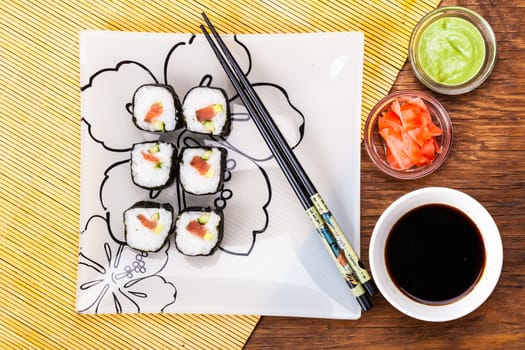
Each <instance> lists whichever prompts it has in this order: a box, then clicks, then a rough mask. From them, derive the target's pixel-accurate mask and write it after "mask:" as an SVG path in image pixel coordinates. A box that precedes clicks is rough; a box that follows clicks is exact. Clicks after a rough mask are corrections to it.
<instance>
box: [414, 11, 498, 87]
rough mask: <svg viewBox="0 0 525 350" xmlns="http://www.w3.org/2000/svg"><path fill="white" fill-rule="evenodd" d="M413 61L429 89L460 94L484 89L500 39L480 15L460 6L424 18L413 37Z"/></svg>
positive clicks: (415, 71) (494, 60) (419, 76)
mask: <svg viewBox="0 0 525 350" xmlns="http://www.w3.org/2000/svg"><path fill="white" fill-rule="evenodd" d="M409 58H410V63H411V65H412V69H413V71H414V73H415V75H416V76H417V78H418V79H419V80H420V81H421V83H423V85H425V86H426V87H428V88H429V89H431V90H433V91H435V92H438V93H441V94H445V95H459V94H463V93H467V92H470V91H472V90H474V89H476V88H477V87H478V86H480V85H481V84H482V83H483V82H484V81H485V80H486V79H487V78H488V77H489V75H490V73H491V72H492V69H493V68H494V64H495V62H496V37H495V36H494V32H493V30H492V28H491V26H490V24H489V23H488V22H487V21H486V20H485V19H484V18H483V17H481V16H480V15H479V14H477V13H476V12H474V11H472V10H470V9H467V8H465V7H459V6H447V7H441V8H438V9H436V10H434V11H432V12H430V13H428V14H427V15H426V16H424V17H423V18H422V19H421V20H420V21H419V22H418V23H417V25H416V27H415V28H414V31H413V32H412V35H411V37H410V44H409Z"/></svg>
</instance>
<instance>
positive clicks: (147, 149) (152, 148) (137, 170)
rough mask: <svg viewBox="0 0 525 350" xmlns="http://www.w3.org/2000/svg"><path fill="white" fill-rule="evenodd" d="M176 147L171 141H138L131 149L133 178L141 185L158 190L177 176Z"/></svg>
mask: <svg viewBox="0 0 525 350" xmlns="http://www.w3.org/2000/svg"><path fill="white" fill-rule="evenodd" d="M176 164H177V161H176V149H175V146H174V145H173V144H171V143H169V142H162V141H156V142H142V143H136V144H134V145H133V148H132V149H131V179H132V181H133V183H134V184H135V185H137V186H139V187H142V188H145V189H150V190H158V189H162V188H165V187H167V186H169V185H170V184H171V183H172V182H173V179H174V178H175V168H176Z"/></svg>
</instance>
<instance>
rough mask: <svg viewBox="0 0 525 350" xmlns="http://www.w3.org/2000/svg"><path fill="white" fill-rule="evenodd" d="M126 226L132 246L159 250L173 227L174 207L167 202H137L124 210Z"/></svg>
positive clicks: (143, 249) (127, 241) (128, 242)
mask: <svg viewBox="0 0 525 350" xmlns="http://www.w3.org/2000/svg"><path fill="white" fill-rule="evenodd" d="M124 228H125V237H126V243H127V244H128V245H129V246H130V247H131V248H134V249H137V250H140V251H145V252H156V251H159V250H160V248H162V246H163V245H164V243H165V242H166V239H167V238H168V235H169V233H170V232H171V231H172V229H173V207H172V206H171V205H170V204H167V203H166V204H160V203H155V202H146V201H142V202H137V203H135V204H134V205H133V206H132V207H131V208H129V209H127V210H126V211H125V212H124Z"/></svg>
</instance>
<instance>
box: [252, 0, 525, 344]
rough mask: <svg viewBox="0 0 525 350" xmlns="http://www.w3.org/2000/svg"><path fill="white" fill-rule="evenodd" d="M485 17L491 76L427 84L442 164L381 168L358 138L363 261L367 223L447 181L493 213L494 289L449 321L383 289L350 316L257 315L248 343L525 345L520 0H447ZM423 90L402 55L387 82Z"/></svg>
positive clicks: (523, 5) (524, 100) (523, 9)
mask: <svg viewBox="0 0 525 350" xmlns="http://www.w3.org/2000/svg"><path fill="white" fill-rule="evenodd" d="M445 5H462V6H466V7H469V8H471V9H473V10H475V11H477V12H479V13H480V14H481V15H482V16H484V17H485V18H486V19H487V20H488V21H489V23H490V24H491V25H492V27H493V29H494V32H495V34H496V38H497V44H498V59H497V63H496V66H495V69H494V71H493V73H492V75H491V76H490V78H489V80H487V81H486V82H485V84H483V85H482V86H481V87H480V88H478V89H477V90H475V91H474V92H471V93H468V94H465V95H460V96H443V95H438V94H435V93H432V94H433V95H434V96H436V97H437V98H438V99H439V100H440V101H441V102H442V104H443V105H444V106H445V108H446V109H447V110H448V112H449V114H450V116H451V118H452V124H453V132H454V136H453V144H452V149H451V152H450V154H449V156H448V158H447V160H446V162H445V164H444V165H443V166H442V167H441V168H440V169H439V170H438V171H437V172H435V173H434V174H432V175H430V176H427V177H425V178H423V179H419V180H412V181H402V180H396V179H393V178H390V177H387V176H386V175H383V174H382V173H380V172H379V171H378V170H377V169H376V168H375V166H374V165H373V164H372V162H371V161H370V159H369V158H368V155H367V154H366V151H365V150H364V147H361V150H362V152H361V157H362V161H361V183H362V185H361V256H362V258H363V260H364V262H365V264H366V265H367V266H368V247H369V242H370V235H371V232H372V230H373V227H374V225H375V223H376V221H377V219H378V217H379V216H380V215H381V213H382V212H383V211H384V210H385V209H386V208H387V206H388V205H389V204H390V203H391V202H392V201H394V200H395V199H397V198H398V197H400V196H401V195H403V194H405V193H407V192H409V191H411V190H415V189H418V188H422V187H427V186H446V187H451V188H455V189H459V190H461V191H464V192H466V193H467V194H469V195H471V196H473V197H474V198H476V199H477V200H478V201H480V202H481V203H482V204H483V205H484V206H485V207H486V208H487V210H488V211H489V212H490V213H491V214H492V215H493V217H494V219H495V221H496V223H497V225H498V227H499V230H500V233H501V236H502V239H503V248H504V262H503V271H502V275H501V278H500V280H499V283H498V285H497V286H496V289H495V290H494V292H493V294H492V295H491V296H490V298H489V299H488V300H487V301H486V302H485V303H484V304H483V305H482V306H481V307H480V308H478V309H477V310H476V311H474V312H472V313H471V314H469V315H467V316H465V317H463V318H461V319H459V320H455V321H451V322H445V323H428V322H423V321H418V320H415V319H412V318H410V317H408V316H404V315H403V314H401V313H400V312H398V311H397V310H396V309H394V308H393V307H392V306H391V305H389V304H388V302H387V301H386V300H385V299H384V298H383V297H382V296H376V297H374V298H373V302H374V304H375V307H374V308H373V309H372V310H371V311H369V312H366V313H364V314H362V316H361V318H360V319H359V320H356V321H346V320H326V319H308V318H292V317H289V318H288V317H262V318H261V320H260V321H259V324H258V325H257V327H256V329H255V331H254V333H253V334H252V336H251V338H250V339H249V341H248V343H247V344H246V347H245V348H246V349H261V348H263V349H277V348H280V349H293V348H300V349H306V348H308V349H339V348H341V349H343V348H346V349H360V350H363V349H400V348H401V349H502V348H505V349H525V302H524V301H525V289H524V287H523V286H524V285H525V160H524V153H523V151H524V149H525V58H524V54H525V50H524V49H525V33H524V31H523V25H524V24H525V2H524V1H519V0H512V1H489V0H476V1H474V0H472V1H447V0H445V1H443V2H442V3H441V5H440V6H445ZM400 89H417V90H423V91H428V90H426V89H425V88H424V87H423V86H422V85H421V84H420V83H419V82H418V81H417V80H416V78H415V77H414V75H413V73H412V71H411V68H410V64H409V63H407V64H406V65H405V67H404V69H403V70H402V72H401V73H400V75H399V76H398V79H397V81H396V84H395V85H394V88H393V90H400Z"/></svg>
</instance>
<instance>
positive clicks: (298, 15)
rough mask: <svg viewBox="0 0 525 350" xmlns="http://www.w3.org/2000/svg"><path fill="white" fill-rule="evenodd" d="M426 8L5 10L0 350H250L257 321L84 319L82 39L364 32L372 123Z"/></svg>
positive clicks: (7, 5)
mask: <svg viewBox="0 0 525 350" xmlns="http://www.w3.org/2000/svg"><path fill="white" fill-rule="evenodd" d="M438 3H439V1H438V0H422V1H416V0H411V1H393V0H382V1H380V0H369V1H358V0H356V1H352V0H349V1H328V0H326V1H322V0H321V1H297V2H296V1H278V0H258V1H249V0H246V1H240V0H224V1H207V0H202V1H172V0H170V1H162V0H155V1H101V0H86V1H78V2H77V1H51V0H34V1H1V2H0V50H1V51H0V348H1V349H24V348H42V349H44V348H52V349H59V348H68V349H107V348H120V349H124V348H133V349H138V348H152V349H162V348H170V349H173V348H185V349H200V348H205V349H215V348H220V349H236V348H242V346H243V344H244V343H245V342H246V340H247V339H248V337H249V335H250V334H251V332H252V330H253V328H254V327H255V325H256V323H257V321H258V319H259V317H258V316H234V315H230V316H218V315H167V314H162V315H153V314H140V315H139V314H131V315H78V314H76V312H75V295H76V274H77V259H78V239H79V203H80V199H79V186H80V184H79V182H80V181H79V174H80V169H79V164H80V149H79V147H80V111H79V96H80V82H79V57H78V55H79V53H78V52H79V50H78V49H79V48H78V35H79V32H80V30H82V29H107V30H122V31H148V32H191V33H197V32H198V24H200V22H201V20H200V17H199V14H200V12H201V11H202V10H206V11H207V13H208V15H209V16H210V18H211V19H212V21H213V22H214V24H216V26H217V27H218V28H220V30H221V31H222V32H236V33H270V32H277V33H287V32H318V31H349V30H357V31H363V32H364V33H365V39H366V44H365V71H364V91H363V112H362V115H363V116H366V114H367V113H368V111H369V109H370V108H371V107H372V106H373V105H374V103H375V102H376V101H377V100H378V99H379V98H381V97H382V96H384V95H385V94H386V93H388V91H389V90H390V88H391V86H392V83H393V81H394V80H395V78H396V76H397V74H398V72H399V70H400V69H401V67H402V65H403V63H404V62H405V60H406V57H407V52H406V48H407V44H408V40H409V35H410V31H411V29H412V27H413V26H414V25H415V23H416V22H417V20H418V19H419V18H421V17H422V16H423V15H424V14H425V13H426V12H428V11H429V10H431V9H432V8H434V7H436V6H437V5H438Z"/></svg>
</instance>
